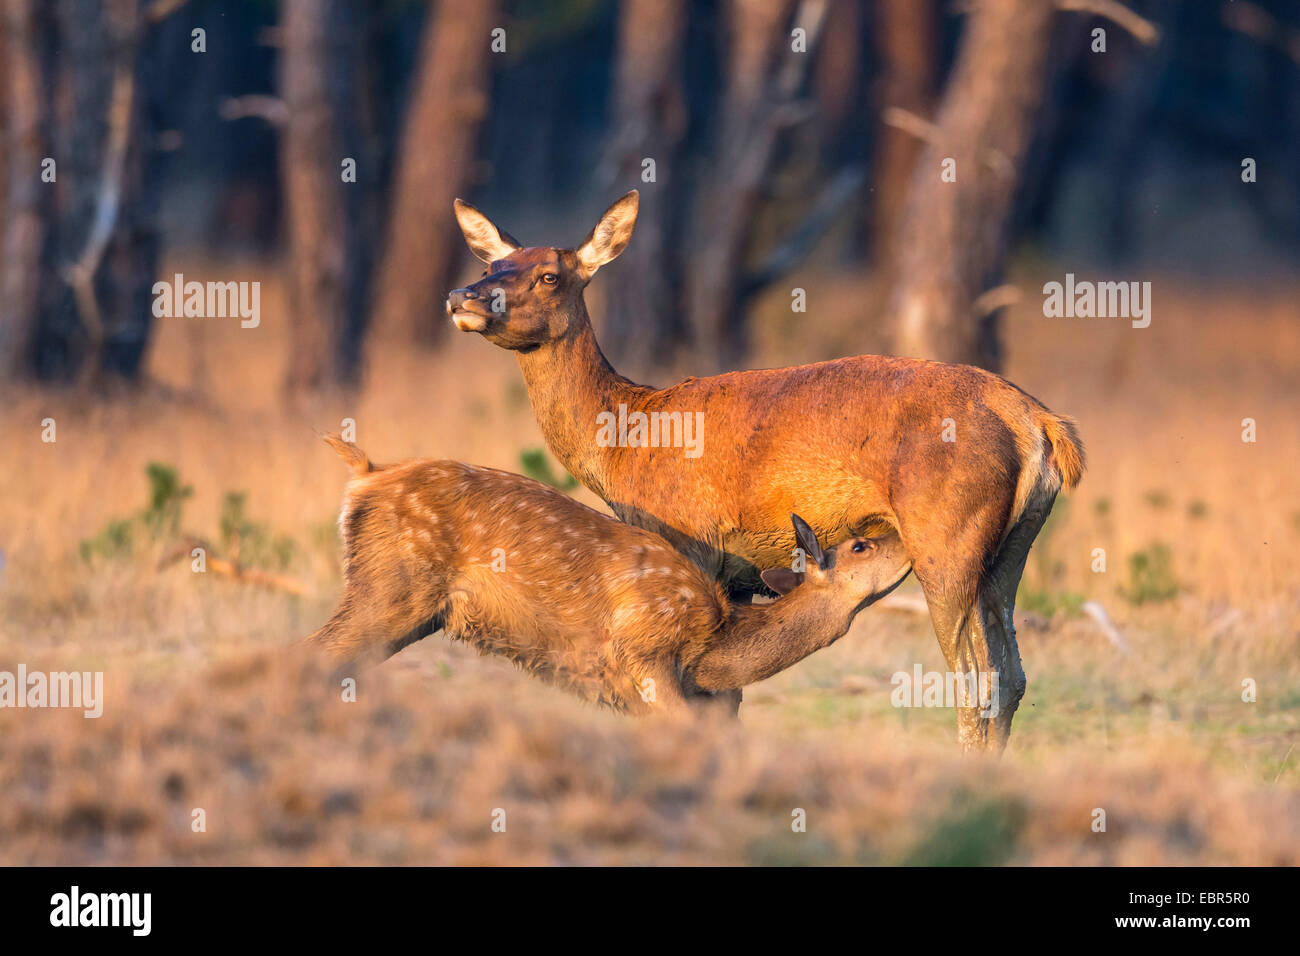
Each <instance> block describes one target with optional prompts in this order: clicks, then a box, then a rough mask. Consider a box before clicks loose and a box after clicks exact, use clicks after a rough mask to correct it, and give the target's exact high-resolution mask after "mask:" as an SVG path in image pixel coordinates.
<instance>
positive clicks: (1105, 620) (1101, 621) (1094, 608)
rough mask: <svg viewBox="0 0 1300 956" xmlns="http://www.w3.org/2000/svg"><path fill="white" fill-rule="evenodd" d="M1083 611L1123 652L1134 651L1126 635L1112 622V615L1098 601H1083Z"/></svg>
mask: <svg viewBox="0 0 1300 956" xmlns="http://www.w3.org/2000/svg"><path fill="white" fill-rule="evenodd" d="M1083 613H1084V614H1086V615H1088V617H1090V618H1092V620H1093V621H1094V622H1095V623H1096V625H1097V627H1098V628H1099V629H1100V630H1101V633H1102V634H1104V635H1105V636H1106V640H1108V641H1110V642H1111V644H1113V645H1115V647H1116V648H1118V649H1119V650H1120V651H1121V652H1122V653H1124V654H1132V653H1133V648H1132V647H1131V646H1130V645H1129V642H1128V641H1127V640H1126V639H1125V637H1124V635H1123V634H1121V633H1120V630H1119V628H1117V627H1116V626H1115V625H1114V624H1113V623H1112V622H1111V619H1110V615H1109V614H1107V613H1106V609H1105V608H1104V607H1102V606H1101V605H1100V604H1098V603H1097V602H1096V601H1085V602H1084V603H1083Z"/></svg>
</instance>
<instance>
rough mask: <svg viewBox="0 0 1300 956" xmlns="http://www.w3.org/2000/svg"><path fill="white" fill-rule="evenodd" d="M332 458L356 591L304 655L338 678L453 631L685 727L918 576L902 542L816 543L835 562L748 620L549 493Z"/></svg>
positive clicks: (790, 581)
mask: <svg viewBox="0 0 1300 956" xmlns="http://www.w3.org/2000/svg"><path fill="white" fill-rule="evenodd" d="M326 440H327V441H328V442H329V443H330V445H331V446H332V447H334V449H335V450H336V451H338V452H339V454H340V455H341V456H342V457H343V458H344V459H345V460H346V461H347V462H348V463H349V464H350V465H351V466H352V468H353V473H354V474H353V478H352V480H351V481H350V482H349V483H348V486H347V491H346V494H345V498H344V504H343V508H342V511H341V513H340V517H339V523H340V526H341V528H342V533H343V542H344V555H345V561H344V571H345V589H344V594H343V598H342V600H341V601H340V603H339V607H338V609H337V610H336V611H335V613H334V615H333V616H332V617H331V619H330V620H329V622H328V623H327V624H326V625H325V626H324V627H322V628H321V629H320V630H318V631H317V632H316V633H314V634H312V635H311V636H310V637H308V638H306V643H307V644H309V645H311V646H314V647H317V648H320V649H321V650H323V651H325V652H326V653H327V654H329V655H330V656H331V657H332V658H333V659H335V660H336V661H338V662H340V663H344V662H352V661H358V660H365V659H367V658H371V659H372V658H375V657H384V656H387V655H388V654H390V653H393V652H395V651H396V650H399V649H400V648H401V647H403V646H405V645H406V644H408V643H410V642H411V641H413V640H418V639H419V638H421V637H423V636H425V635H426V634H428V633H431V632H432V631H435V630H438V629H442V630H443V631H444V632H445V633H446V634H447V635H448V636H450V637H452V638H457V639H461V640H465V641H468V642H470V643H472V644H473V645H474V646H476V647H477V648H478V649H479V650H480V651H481V652H483V653H492V654H498V655H501V656H503V657H506V658H508V659H510V660H512V661H514V662H515V663H516V664H518V665H519V666H520V667H522V668H523V669H525V670H527V671H529V672H530V673H532V674H534V675H535V676H537V677H540V678H542V679H544V680H546V681H548V682H550V683H553V684H556V685H558V686H561V687H564V688H566V689H568V690H570V691H572V692H574V693H576V694H577V695H579V696H580V697H582V698H584V699H586V700H589V701H593V702H599V703H602V704H606V705H608V706H610V707H613V708H615V709H618V710H623V711H629V712H633V713H643V712H648V711H653V710H672V709H677V708H678V707H679V706H680V705H682V704H684V703H685V702H686V701H687V699H688V698H691V699H704V698H708V697H710V696H711V695H713V694H715V693H721V692H725V691H732V690H736V689H738V688H740V687H742V686H744V685H745V684H749V683H752V682H754V681H756V680H761V679H763V678H765V677H768V676H770V675H771V674H774V673H776V672H777V671H779V670H782V669H784V668H785V667H787V666H789V665H790V664H793V663H795V662H796V661H798V660H800V659H802V658H803V657H805V656H807V655H808V654H810V653H812V652H813V651H815V650H817V649H819V648H821V647H825V646H827V645H828V644H830V643H832V642H833V641H834V640H836V639H837V638H839V637H840V636H841V635H843V634H844V633H845V632H846V631H847V630H848V627H849V624H850V623H851V622H852V620H853V617H854V616H855V615H856V613H857V611H858V610H860V609H861V608H862V607H865V606H866V605H867V604H869V603H871V602H872V601H874V600H875V599H876V598H878V597H880V596H881V595H882V594H884V593H886V592H888V591H889V590H890V589H892V588H893V587H894V586H895V585H896V584H897V583H898V582H899V581H901V580H902V579H903V578H904V577H906V575H907V570H908V565H907V559H906V557H905V556H904V555H903V550H902V547H901V543H900V542H899V541H898V539H897V537H896V536H892V537H884V538H881V539H874V540H865V539H864V540H861V541H854V542H852V543H851V544H850V545H847V546H846V547H844V548H842V549H840V550H839V552H836V551H831V552H827V553H826V555H825V556H824V557H823V556H821V555H820V554H819V553H818V552H819V548H818V546H817V543H816V541H815V540H814V539H811V536H810V534H808V533H806V538H807V539H808V541H807V542H806V543H808V544H809V547H810V550H812V551H813V552H814V555H815V557H823V560H821V561H817V560H815V559H814V561H813V564H812V566H811V567H809V568H808V570H807V571H806V572H805V574H803V575H795V574H794V573H793V572H791V571H788V570H786V571H783V572H780V573H777V574H774V575H772V576H771V579H772V581H773V583H774V584H775V586H776V587H778V588H780V589H782V590H785V591H788V592H789V593H788V594H787V596H785V597H783V598H781V599H780V600H778V601H776V602H774V603H771V604H763V605H754V606H733V605H732V604H731V603H730V602H729V601H728V599H727V597H726V595H725V593H724V592H723V590H722V589H721V587H720V586H719V585H718V583H717V582H716V581H715V580H713V579H711V578H710V577H709V576H708V575H706V574H704V573H703V572H702V571H701V570H700V569H699V568H698V567H696V566H695V565H694V564H693V563H692V562H691V561H689V560H688V559H687V558H686V557H685V556H683V555H682V554H680V553H679V552H677V551H676V550H674V549H673V548H672V547H671V546H670V545H669V544H668V543H667V542H666V541H664V540H663V539H662V538H660V537H659V536H657V535H655V534H652V533H650V532H648V531H645V530H642V529H640V528H636V527H633V526H631V525H628V524H624V523H622V522H620V521H617V520H615V519H614V518H611V517H609V516H608V515H603V514H600V513H599V512H597V511H594V510H592V509H591V508H588V507H586V506H585V505H582V504H580V503H578V502H576V501H574V500H573V499H571V498H569V497H568V496H567V495H564V494H562V493H560V492H558V491H556V490H554V489H552V488H549V487H547V486H546V485H543V484H540V483H539V482H536V481H533V480H531V479H529V478H524V477H521V476H519V475H514V474H510V473H508V472H503V471H496V470H494V469H491V468H480V467H476V466H473V465H466V464H462V463H460V462H454V461H427V460H426V461H410V462H405V463H402V464H398V465H391V466H386V467H375V466H373V465H372V464H371V463H370V461H369V459H368V458H367V457H366V455H365V454H364V453H363V452H362V451H361V450H360V449H358V448H357V447H356V446H355V445H352V444H350V443H347V442H344V441H342V440H341V439H339V438H336V437H330V438H328V439H326ZM800 582H802V583H800ZM647 694H649V698H650V699H647Z"/></svg>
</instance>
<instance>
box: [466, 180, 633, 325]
mask: <svg viewBox="0 0 1300 956" xmlns="http://www.w3.org/2000/svg"><path fill="white" fill-rule="evenodd" d="M639 201H640V198H639V196H638V194H637V191H636V190H635V189H634V190H632V192H630V193H628V194H627V195H626V196H624V197H623V198H622V199H620V200H618V202H616V203H614V205H612V206H610V207H609V208H608V209H607V210H605V214H604V215H603V216H601V217H600V221H599V222H597V223H596V227H595V228H594V229H592V230H591V233H590V235H588V236H587V238H586V241H584V242H583V243H582V245H580V246H578V247H577V248H576V249H554V248H550V247H546V246H536V247H524V246H522V245H521V244H520V243H519V241H518V240H517V239H515V238H514V237H513V236H511V235H510V234H509V233H508V232H505V231H504V230H501V229H498V228H497V227H496V226H495V225H494V224H493V223H492V220H490V219H488V217H487V216H485V215H483V214H482V213H481V212H479V211H478V210H477V209H475V208H474V207H473V206H471V205H470V204H469V203H467V202H463V201H462V200H459V199H457V200H456V204H455V208H456V221H457V222H459V223H460V228H461V231H462V232H463V233H464V234H465V241H466V242H467V243H469V248H470V251H472V252H473V253H474V255H475V256H477V257H478V258H479V259H481V260H482V261H483V262H484V263H486V264H487V268H486V269H485V270H484V272H483V278H481V279H479V280H478V281H477V282H475V283H473V284H472V285H467V286H465V287H464V288H461V289H453V290H452V291H451V292H450V293H448V295H447V315H448V317H450V319H451V320H452V321H453V322H455V323H456V328H458V329H460V330H461V331H462V332H478V333H479V334H480V335H482V336H483V337H484V338H485V339H487V340H488V341H490V342H492V343H493V344H494V345H499V346H501V347H502V348H507V349H515V350H518V351H530V350H532V349H534V348H536V347H537V346H539V345H542V344H544V343H546V342H550V341H553V340H554V339H558V338H562V337H563V336H564V335H565V333H566V332H568V331H569V330H570V327H571V325H572V323H573V322H574V321H575V320H576V321H586V319H585V315H586V310H585V309H584V308H582V307H581V306H582V290H583V289H585V288H586V287H587V283H588V282H590V281H591V277H592V276H594V275H595V274H596V270H597V269H599V268H600V267H601V266H603V265H604V264H605V263H607V262H610V261H612V260H613V259H615V258H617V256H618V254H619V253H621V252H622V251H623V250H624V249H625V248H627V243H628V240H629V239H631V238H632V227H633V226H635V225H636V214H637V208H638V204H639ZM579 317H581V318H579Z"/></svg>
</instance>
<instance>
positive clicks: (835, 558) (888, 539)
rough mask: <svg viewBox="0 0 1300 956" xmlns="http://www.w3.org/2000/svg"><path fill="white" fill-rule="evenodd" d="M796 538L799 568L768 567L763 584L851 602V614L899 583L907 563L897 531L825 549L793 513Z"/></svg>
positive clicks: (783, 592)
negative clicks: (800, 551) (800, 552)
mask: <svg viewBox="0 0 1300 956" xmlns="http://www.w3.org/2000/svg"><path fill="white" fill-rule="evenodd" d="M790 520H791V521H792V522H793V523H794V535H795V539H796V540H797V541H798V542H799V547H800V548H802V549H803V551H804V555H805V563H804V570H802V571H794V570H791V569H790V568H769V569H767V570H766V571H764V572H763V583H764V584H766V585H767V586H768V587H770V588H771V589H772V590H773V591H775V592H777V593H778V594H780V595H786V594H789V593H790V592H791V591H793V590H794V589H795V588H800V590H801V591H802V592H806V593H811V592H819V593H821V594H823V595H824V596H825V597H827V598H833V599H842V600H843V601H844V602H845V603H848V602H850V601H851V602H855V603H856V607H855V608H854V612H855V613H856V612H857V611H860V610H862V608H864V607H866V606H867V605H868V604H872V603H874V602H875V601H877V600H879V599H880V598H882V597H884V596H885V595H886V594H888V593H889V592H890V591H892V590H893V589H894V588H896V587H897V586H898V585H900V584H902V583H903V579H904V578H906V577H907V574H908V572H909V571H910V570H911V569H912V562H911V560H910V559H909V558H908V556H907V553H906V552H905V551H904V550H903V542H902V540H901V539H900V538H899V536H898V533H897V532H892V533H890V534H888V535H885V536H883V537H878V538H849V539H848V540H847V541H841V542H840V543H839V544H837V545H836V546H835V547H833V548H829V549H827V550H825V551H823V550H822V547H821V545H820V544H818V542H817V535H816V534H814V533H813V530H812V528H810V527H809V526H808V523H807V522H806V521H804V520H803V519H802V518H800V517H799V516H798V515H794V514H792V515H791V516H790Z"/></svg>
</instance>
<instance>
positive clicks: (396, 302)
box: [372, 0, 501, 343]
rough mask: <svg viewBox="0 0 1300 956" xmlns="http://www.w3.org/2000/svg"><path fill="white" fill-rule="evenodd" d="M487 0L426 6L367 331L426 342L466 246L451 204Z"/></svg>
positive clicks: (484, 44)
mask: <svg viewBox="0 0 1300 956" xmlns="http://www.w3.org/2000/svg"><path fill="white" fill-rule="evenodd" d="M497 21H498V15H497V5H496V3H495V2H493V0H441V2H440V3H438V4H437V5H436V6H434V7H432V8H431V9H430V11H429V16H428V22H427V24H426V25H425V28H424V38H423V41H422V46H423V49H422V51H421V55H420V63H419V67H418V69H417V73H416V77H415V80H414V83H413V89H412V93H411V101H410V106H409V107H408V114H407V118H406V123H405V126H404V129H403V133H402V143H401V147H400V148H401V152H400V153H399V156H398V160H397V170H396V174H395V177H394V184H393V192H392V195H393V203H392V209H391V212H390V214H389V223H388V242H387V246H386V249H385V252H384V259H383V264H382V267H381V272H380V280H379V284H378V286H377V288H376V290H375V293H376V295H375V301H376V304H375V307H374V312H373V317H372V322H373V328H374V330H375V331H376V332H377V333H378V334H380V335H384V336H389V337H392V338H395V339H398V340H402V341H406V342H425V343H429V342H432V341H434V340H435V339H436V337H437V336H438V335H440V334H442V333H443V332H444V331H445V327H446V325H447V324H448V323H447V321H446V319H445V318H444V316H443V310H442V303H443V300H444V299H445V297H446V294H447V290H448V288H449V287H450V286H449V283H450V281H451V277H452V275H453V274H454V272H455V268H456V266H457V264H458V263H459V262H460V258H461V256H462V254H463V252H464V242H463V240H462V239H461V237H460V233H459V231H458V230H457V229H456V225H455V219H454V218H453V216H452V211H451V204H452V200H454V199H455V198H456V196H457V195H459V194H460V193H462V192H463V191H465V187H466V184H467V183H468V182H469V179H470V175H469V173H470V165H471V162H472V160H473V156H474V146H475V141H476V139H477V137H478V129H479V125H480V123H481V121H482V119H483V117H484V116H485V115H486V114H487V108H488V79H489V75H490V72H489V59H488V58H489V56H490V43H491V30H492V28H493V27H496V26H500V25H501V24H500V23H498V22H497Z"/></svg>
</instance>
